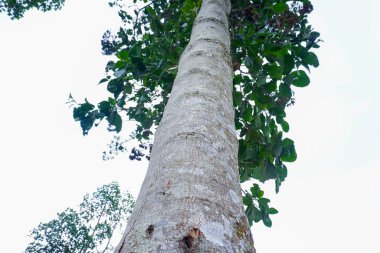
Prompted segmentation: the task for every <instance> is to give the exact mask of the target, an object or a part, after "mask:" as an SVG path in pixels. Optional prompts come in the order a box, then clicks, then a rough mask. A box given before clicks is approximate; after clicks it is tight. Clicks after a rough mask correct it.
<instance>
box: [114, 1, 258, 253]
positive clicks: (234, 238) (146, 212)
mask: <svg viewBox="0 0 380 253" xmlns="http://www.w3.org/2000/svg"><path fill="white" fill-rule="evenodd" d="M229 11H230V3H229V0H204V1H203V4H202V8H201V10H200V12H199V14H198V16H197V18H196V20H195V23H194V27H193V31H192V35H191V39H190V42H189V44H188V45H187V47H186V49H185V51H184V53H183V54H182V56H181V59H180V62H179V67H178V74H177V77H176V79H175V82H174V85H173V90H172V93H171V96H170V99H169V101H168V104H167V106H166V108H165V112H164V116H163V118H162V120H161V123H160V126H159V127H158V129H157V132H156V134H155V139H154V146H153V150H152V155H151V161H150V164H149V168H148V171H147V175H146V177H145V180H144V183H143V185H142V188H141V191H140V194H139V197H138V199H137V202H136V207H135V209H134V210H133V214H132V216H131V218H130V221H129V224H128V227H127V229H126V231H125V233H124V236H123V238H122V240H121V242H120V244H119V245H118V247H117V248H116V251H115V252H116V253H130V252H137V253H146V252H244V253H248V252H250V253H251V252H255V249H254V246H253V240H252V236H251V232H250V228H249V226H248V223H247V220H246V217H245V214H244V209H243V203H242V198H241V189H240V182H239V172H238V168H237V152H238V142H237V137H236V132H235V123H234V109H233V106H232V74H233V73H232V67H231V56H230V37H229V29H228V19H227V15H228V13H229Z"/></svg>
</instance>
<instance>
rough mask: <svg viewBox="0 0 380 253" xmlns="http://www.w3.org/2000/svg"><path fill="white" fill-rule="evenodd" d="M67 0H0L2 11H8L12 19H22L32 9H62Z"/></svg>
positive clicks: (0, 11)
mask: <svg viewBox="0 0 380 253" xmlns="http://www.w3.org/2000/svg"><path fill="white" fill-rule="evenodd" d="M64 3H65V0H0V13H2V12H4V13H6V14H7V15H8V16H9V17H10V18H11V19H20V18H22V17H23V16H24V14H25V12H26V11H28V10H30V9H37V10H40V11H43V12H45V11H51V10H55V11H56V10H60V9H61V8H62V6H63V4H64Z"/></svg>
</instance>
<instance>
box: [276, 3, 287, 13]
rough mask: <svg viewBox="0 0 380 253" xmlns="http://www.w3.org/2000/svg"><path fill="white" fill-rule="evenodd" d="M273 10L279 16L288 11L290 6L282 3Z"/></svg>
mask: <svg viewBox="0 0 380 253" xmlns="http://www.w3.org/2000/svg"><path fill="white" fill-rule="evenodd" d="M272 9H273V11H274V12H275V13H277V14H278V13H283V12H285V11H286V10H287V9H288V5H287V4H286V3H283V2H281V3H277V4H275V5H273V8H272Z"/></svg>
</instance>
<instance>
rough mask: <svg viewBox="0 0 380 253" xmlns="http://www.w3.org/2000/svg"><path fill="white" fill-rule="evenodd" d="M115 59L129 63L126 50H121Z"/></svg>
mask: <svg viewBox="0 0 380 253" xmlns="http://www.w3.org/2000/svg"><path fill="white" fill-rule="evenodd" d="M116 57H117V58H119V59H120V60H124V61H127V62H129V60H130V58H129V53H128V51H127V50H122V51H120V52H119V53H118V54H117V55H116Z"/></svg>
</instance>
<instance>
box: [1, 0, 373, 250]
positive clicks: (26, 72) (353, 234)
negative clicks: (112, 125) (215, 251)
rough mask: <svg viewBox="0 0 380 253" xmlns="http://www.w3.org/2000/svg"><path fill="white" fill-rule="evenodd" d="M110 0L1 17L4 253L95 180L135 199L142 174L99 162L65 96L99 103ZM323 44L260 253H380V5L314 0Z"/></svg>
mask: <svg viewBox="0 0 380 253" xmlns="http://www.w3.org/2000/svg"><path fill="white" fill-rule="evenodd" d="M106 3H107V2H106V1H90V0H81V1H73V0H67V3H66V5H65V7H64V8H63V9H62V10H61V11H60V12H52V13H41V12H35V11H32V12H29V13H27V14H26V16H25V17H24V18H23V19H21V20H19V21H11V20H9V19H8V18H7V17H6V16H4V15H0V89H1V90H0V108H1V116H2V117H1V124H0V158H1V159H0V201H1V202H0V203H1V208H0V224H1V226H0V240H1V241H2V243H1V244H2V245H1V252H6V253H13V252H15V253H16V252H22V251H23V249H25V247H26V243H27V237H26V235H27V234H28V232H29V231H30V230H31V229H32V228H34V227H36V226H37V225H38V223H39V222H42V221H49V220H50V219H52V218H54V216H55V215H56V213H57V212H59V211H62V210H64V209H65V208H66V207H69V206H71V207H75V206H76V205H77V204H78V203H79V202H80V200H81V199H82V197H83V195H84V194H85V193H87V192H93V191H95V190H96V188H97V187H99V186H101V185H102V184H106V183H109V182H111V181H113V180H116V181H118V182H119V183H120V184H121V186H122V187H123V188H124V189H129V190H130V191H131V193H132V194H133V195H134V196H135V197H136V196H137V194H138V191H139V187H140V184H141V182H142V180H143V177H144V173H145V171H146V168H147V163H146V162H131V161H129V159H128V155H121V156H118V157H117V158H116V159H114V160H112V161H108V162H104V161H103V160H102V157H101V153H102V151H103V150H105V149H106V145H107V143H108V142H109V141H110V139H111V137H112V135H110V134H108V133H107V131H106V129H105V126H104V127H101V128H99V129H94V130H92V131H91V132H90V134H89V136H87V137H83V136H82V133H81V130H80V127H79V124H78V123H76V122H74V121H73V119H72V110H71V109H70V108H68V106H67V105H66V104H65V102H66V101H67V98H68V96H69V93H70V92H71V93H73V94H74V95H75V97H76V98H78V99H80V98H85V97H87V98H89V99H90V101H99V100H100V99H102V98H104V97H107V96H108V94H106V93H105V87H102V86H98V85H97V83H98V81H99V80H100V79H101V78H102V77H103V74H104V67H105V63H106V62H107V60H108V59H107V58H106V57H105V56H102V55H101V53H100V38H101V36H102V34H103V32H104V31H105V30H106V29H108V28H111V27H116V26H117V23H118V18H117V15H116V13H115V12H114V11H113V10H112V9H110V8H109V7H108V6H107V4H106ZM313 3H314V9H315V11H314V13H313V15H312V17H311V20H312V23H313V25H314V27H315V28H316V29H317V30H318V31H320V32H321V34H322V37H323V39H324V41H325V42H324V43H323V44H322V47H321V49H320V50H318V52H317V54H318V55H319V58H320V62H321V66H320V67H319V68H318V69H314V70H313V71H312V75H311V79H312V82H311V85H310V86H309V87H308V88H305V89H297V90H296V105H295V106H294V107H292V108H290V111H289V113H288V115H289V118H288V121H289V122H290V124H291V131H290V134H289V135H290V136H291V137H292V138H293V139H294V140H295V142H296V147H297V151H298V157H299V158H298V160H297V162H296V163H294V164H289V166H288V168H289V176H288V178H287V180H286V182H285V183H284V184H283V186H282V188H281V190H280V193H279V194H278V195H277V196H274V194H273V192H274V187H273V183H271V182H270V183H269V184H268V185H266V186H265V189H266V194H268V195H269V196H271V197H272V202H273V205H274V206H275V207H276V208H277V209H278V210H279V211H280V212H279V214H277V215H276V216H273V223H274V225H273V227H272V228H270V229H269V228H266V227H265V226H264V225H262V224H255V225H254V227H253V236H254V239H255V244H256V248H257V251H258V252H259V253H274V252H287V253H290V252H291V253H320V252H326V253H337V252H342V253H343V252H344V253H354V252H355V253H357V252H365V253H379V252H380V251H379V250H380V246H379V245H378V238H379V235H380V231H379V230H380V229H379V228H380V197H379V196H380V189H379V182H380V152H379V151H380V149H379V143H380V137H379V130H380V128H379V124H380V113H379V109H378V108H379V99H380V83H379V77H378V76H377V74H379V73H380V70H379V69H380V64H379V59H380V13H379V10H380V3H379V1H377V0H363V1H360V2H358V1H353V0H349V1H347V0H346V1H344V0H336V1H321V0H314V1H313Z"/></svg>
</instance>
